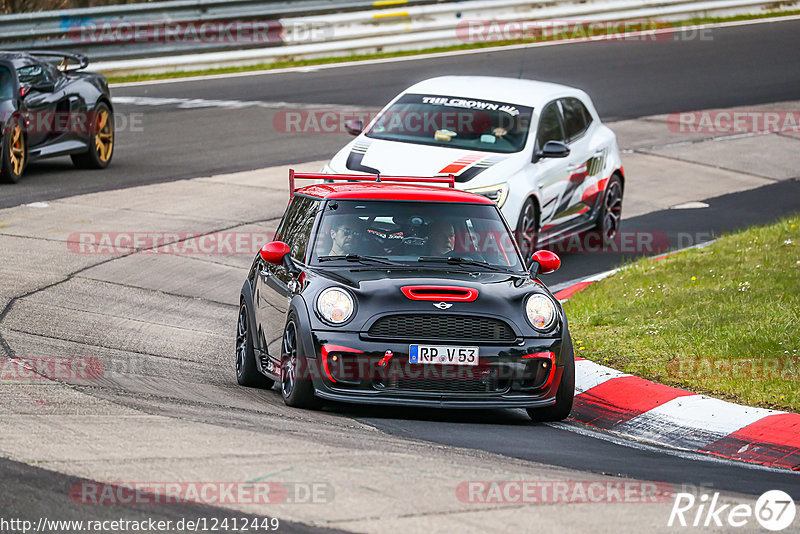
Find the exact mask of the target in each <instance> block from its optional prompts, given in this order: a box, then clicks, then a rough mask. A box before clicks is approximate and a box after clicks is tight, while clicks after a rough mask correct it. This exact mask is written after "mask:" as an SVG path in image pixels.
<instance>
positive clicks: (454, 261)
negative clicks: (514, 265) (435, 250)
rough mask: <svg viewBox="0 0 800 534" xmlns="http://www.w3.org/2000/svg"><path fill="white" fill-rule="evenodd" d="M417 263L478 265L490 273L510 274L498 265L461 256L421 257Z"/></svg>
mask: <svg viewBox="0 0 800 534" xmlns="http://www.w3.org/2000/svg"><path fill="white" fill-rule="evenodd" d="M417 261H420V262H431V263H446V264H448V265H477V266H480V267H485V268H486V269H489V270H490V271H499V272H504V273H507V272H509V270H508V269H504V268H503V267H499V266H496V265H492V264H490V263H486V262H485V261H478V260H473V259H472V258H462V257H460V256H451V257H447V256H421V257H420V258H419V259H418V260H417Z"/></svg>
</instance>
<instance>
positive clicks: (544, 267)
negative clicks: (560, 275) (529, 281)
mask: <svg viewBox="0 0 800 534" xmlns="http://www.w3.org/2000/svg"><path fill="white" fill-rule="evenodd" d="M533 261H535V262H536V263H538V264H539V274H550V273H554V272H556V271H557V270H558V268H559V267H561V258H559V257H558V254H556V253H555V252H550V251H549V250H537V251H536V252H534V253H533Z"/></svg>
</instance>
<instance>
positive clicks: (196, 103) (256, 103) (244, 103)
mask: <svg viewBox="0 0 800 534" xmlns="http://www.w3.org/2000/svg"><path fill="white" fill-rule="evenodd" d="M112 100H113V102H114V104H124V105H131V106H177V107H178V108H180V109H199V108H223V109H242V108H252V107H257V108H264V109H278V110H280V109H291V110H298V109H307V110H319V109H331V110H333V109H336V110H341V109H355V108H354V106H340V105H336V104H308V103H298V102H265V101H262V100H208V99H204V98H157V97H150V96H114V97H112Z"/></svg>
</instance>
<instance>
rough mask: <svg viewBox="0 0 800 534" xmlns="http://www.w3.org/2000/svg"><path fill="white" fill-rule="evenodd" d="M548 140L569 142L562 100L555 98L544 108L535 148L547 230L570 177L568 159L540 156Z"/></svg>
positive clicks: (542, 223)
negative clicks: (560, 102) (562, 113)
mask: <svg viewBox="0 0 800 534" xmlns="http://www.w3.org/2000/svg"><path fill="white" fill-rule="evenodd" d="M548 141H560V142H562V143H563V142H566V134H565V131H564V120H563V118H562V116H561V109H560V107H559V104H558V101H557V100H553V101H552V102H550V103H548V104H547V105H546V106H544V107H543V108H542V112H541V113H540V114H539V123H538V125H537V128H536V144H535V147H534V161H533V166H534V172H535V176H536V188H537V190H538V192H539V199H540V201H541V204H542V206H541V207H542V213H541V219H540V224H541V229H542V230H545V231H546V230H547V229H548V226H550V224H549V223H551V221H552V220H553V217H554V215H556V213H557V212H556V209H557V207H558V201H559V199H560V198H561V194H562V192H563V191H564V187H565V184H566V180H567V177H568V173H567V169H568V168H569V161H568V158H540V157H538V153H539V151H540V150H541V149H542V147H544V145H545V143H546V142H548Z"/></svg>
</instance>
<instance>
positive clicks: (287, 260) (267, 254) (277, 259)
mask: <svg viewBox="0 0 800 534" xmlns="http://www.w3.org/2000/svg"><path fill="white" fill-rule="evenodd" d="M291 252H292V249H291V247H289V245H287V244H286V243H284V242H283V241H272V242H271V243H267V244H266V245H264V246H263V247H261V252H259V254H261V259H263V260H264V261H265V262H267V263H271V264H272V265H283V266H284V267H286V270H287V271H289V274H291V275H292V276H297V275H299V274H300V272H301V271H300V269H298V268H297V266H296V265H295V264H294V261H292V254H291Z"/></svg>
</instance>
